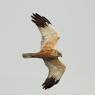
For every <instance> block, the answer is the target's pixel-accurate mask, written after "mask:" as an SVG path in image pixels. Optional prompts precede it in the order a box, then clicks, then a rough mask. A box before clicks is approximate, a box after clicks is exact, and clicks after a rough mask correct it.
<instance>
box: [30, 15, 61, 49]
mask: <svg viewBox="0 0 95 95" xmlns="http://www.w3.org/2000/svg"><path fill="white" fill-rule="evenodd" d="M31 17H32V21H33V22H34V23H35V24H36V25H37V27H38V29H39V30H40V32H41V35H42V41H41V49H45V50H46V49H54V48H55V46H56V43H57V41H58V39H59V38H60V34H59V32H57V30H56V29H55V27H54V26H53V25H52V24H51V22H50V21H49V20H48V19H47V18H45V17H44V16H40V15H39V14H37V13H35V14H33V15H32V16H31Z"/></svg>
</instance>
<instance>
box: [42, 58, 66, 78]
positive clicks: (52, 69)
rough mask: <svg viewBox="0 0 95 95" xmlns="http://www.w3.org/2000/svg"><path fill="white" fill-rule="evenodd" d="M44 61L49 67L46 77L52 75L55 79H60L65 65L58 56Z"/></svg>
mask: <svg viewBox="0 0 95 95" xmlns="http://www.w3.org/2000/svg"><path fill="white" fill-rule="evenodd" d="M44 62H45V64H46V66H47V67H48V69H49V74H48V78H50V77H53V78H55V80H60V78H61V77H62V75H63V73H64V72H65V68H66V66H65V65H64V64H63V63H61V62H60V61H59V59H58V58H54V59H44Z"/></svg>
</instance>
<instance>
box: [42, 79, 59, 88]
mask: <svg viewBox="0 0 95 95" xmlns="http://www.w3.org/2000/svg"><path fill="white" fill-rule="evenodd" d="M58 82H59V80H56V79H55V78H53V77H51V78H47V79H46V80H45V82H44V83H43V84H42V86H43V89H45V90H46V89H49V88H51V87H52V86H54V85H55V84H57V83H58Z"/></svg>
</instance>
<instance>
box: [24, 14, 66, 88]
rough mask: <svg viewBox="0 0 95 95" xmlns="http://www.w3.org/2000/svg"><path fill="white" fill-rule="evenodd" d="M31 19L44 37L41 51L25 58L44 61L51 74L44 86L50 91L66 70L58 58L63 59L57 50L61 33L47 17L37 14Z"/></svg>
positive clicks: (25, 54) (25, 55)
mask: <svg viewBox="0 0 95 95" xmlns="http://www.w3.org/2000/svg"><path fill="white" fill-rule="evenodd" d="M31 17H32V21H33V22H34V23H35V24H36V26H37V27H38V29H39V31H40V33H41V35H42V41H41V49H40V51H39V52H36V53H24V54H23V58H41V59H43V61H44V62H45V65H46V66H47V67H48V69H49V74H48V77H47V78H46V80H45V82H44V83H43V84H42V86H43V88H44V89H48V88H51V87H52V86H54V85H55V84H57V83H58V82H59V80H60V78H61V77H62V75H63V73H64V72H65V68H66V66H65V65H64V64H63V63H62V62H61V61H60V60H59V59H58V57H60V56H61V57H62V54H61V53H60V52H59V51H58V50H57V49H56V44H57V42H58V40H59V38H60V33H59V32H57V30H56V29H55V27H54V26H53V25H52V24H51V22H50V21H49V20H48V19H47V18H46V17H44V16H40V15H39V14H37V13H35V14H33V15H32V16H31Z"/></svg>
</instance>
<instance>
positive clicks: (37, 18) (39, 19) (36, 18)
mask: <svg viewBox="0 0 95 95" xmlns="http://www.w3.org/2000/svg"><path fill="white" fill-rule="evenodd" d="M31 18H32V21H33V22H34V23H35V24H36V25H37V26H38V27H46V26H47V24H51V23H50V21H49V20H48V19H47V18H45V17H44V16H41V15H39V14H38V13H32V15H31Z"/></svg>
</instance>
